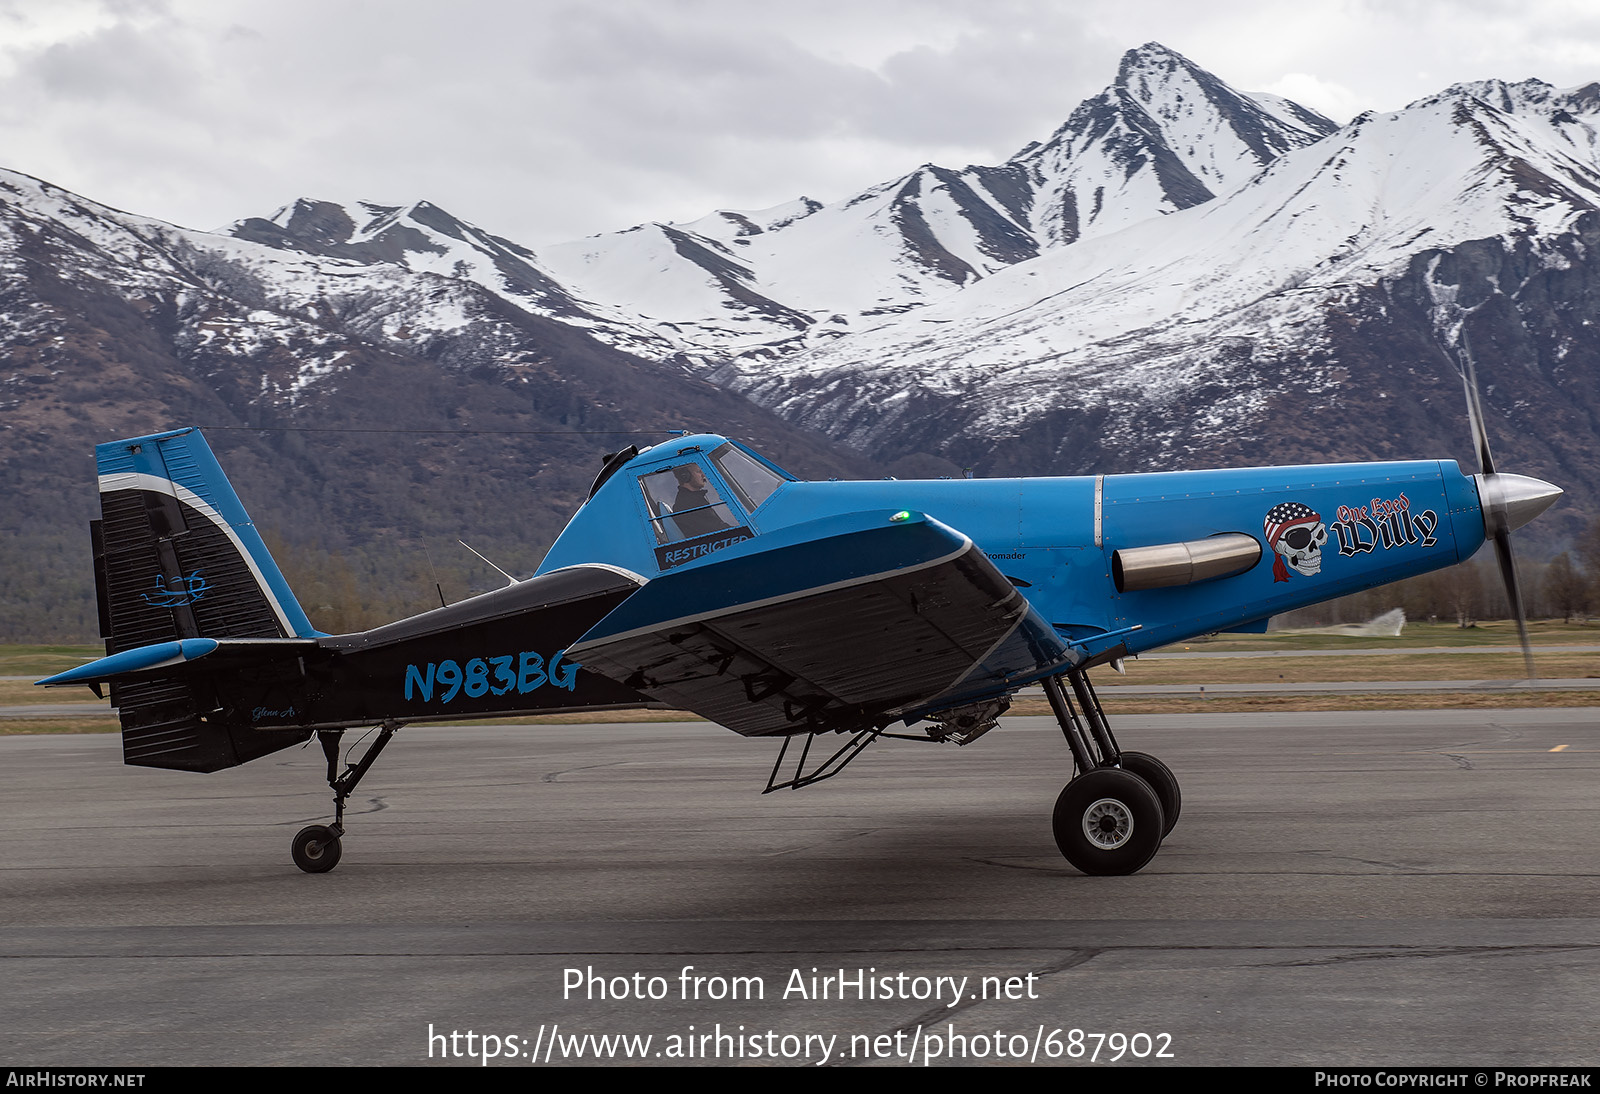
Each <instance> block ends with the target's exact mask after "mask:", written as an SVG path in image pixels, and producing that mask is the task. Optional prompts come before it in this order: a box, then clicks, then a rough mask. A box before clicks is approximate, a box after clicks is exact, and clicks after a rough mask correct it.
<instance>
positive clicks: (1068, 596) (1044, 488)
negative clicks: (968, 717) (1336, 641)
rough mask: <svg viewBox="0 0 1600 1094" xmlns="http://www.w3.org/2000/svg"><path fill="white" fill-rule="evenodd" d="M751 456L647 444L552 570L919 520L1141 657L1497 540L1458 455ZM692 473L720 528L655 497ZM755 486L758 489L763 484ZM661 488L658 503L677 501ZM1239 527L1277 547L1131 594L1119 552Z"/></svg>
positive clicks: (1080, 627) (1051, 607) (556, 552)
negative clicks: (1230, 569) (800, 466)
mask: <svg viewBox="0 0 1600 1094" xmlns="http://www.w3.org/2000/svg"><path fill="white" fill-rule="evenodd" d="M730 451H732V452H734V453H736V456H735V458H733V459H730V458H728V455H727V454H728V453H729V452H730ZM718 453H722V454H723V455H722V456H721V457H718V456H717V454H718ZM750 455H753V454H751V453H748V451H747V450H743V449H742V448H740V447H739V446H736V445H731V444H730V442H728V441H727V440H726V439H725V438H722V437H718V436H714V435H700V436H694V437H685V438H682V439H681V440H677V441H670V442H667V443H665V444H661V445H657V446H655V447H654V448H651V449H648V450H646V451H645V452H643V453H641V454H639V455H638V456H636V457H634V458H633V459H632V460H630V461H628V462H627V463H626V464H625V465H623V466H621V467H620V468H619V469H617V470H616V471H615V472H614V473H613V474H612V475H611V476H610V477H609V478H607V479H606V480H605V481H604V482H603V483H602V484H601V485H600V487H599V489H598V490H597V491H596V492H595V493H594V495H593V497H591V498H590V499H589V501H588V502H587V503H586V504H585V505H584V506H583V507H582V508H581V509H580V510H579V511H578V513H577V514H576V515H575V516H574V517H573V519H572V521H571V522H570V523H569V524H568V526H567V528H566V529H565V530H564V531H563V533H562V534H561V536H560V537H559V538H558V539H557V541H556V543H555V544H554V546H553V547H552V548H551V550H550V552H549V555H548V556H547V557H546V559H545V561H544V564H543V565H542V566H541V567H540V572H541V573H544V572H548V571H550V570H554V569H558V568H561V567H563V566H569V565H577V564H580V563H585V562H604V563H608V564H611V565H615V566H619V567H622V568H624V569H627V570H630V571H633V572H635V573H638V574H639V575H640V576H642V577H644V578H646V579H650V578H653V577H656V576H659V575H660V574H662V573H665V572H667V571H669V570H676V569H680V568H686V567H695V566H707V565H710V564H712V563H713V562H714V561H715V559H716V556H717V553H718V552H719V551H720V550H722V549H725V548H726V547H727V546H731V545H733V544H735V543H739V542H743V541H744V540H746V539H749V538H751V537H760V536H762V535H767V534H771V533H772V532H775V531H777V530H779V529H784V528H790V527H793V526H796V525H799V524H803V523H806V522H810V521H815V520H819V519H822V518H826V517H833V516H840V515H844V514H849V513H854V512H860V511H864V510H885V509H887V510H897V509H905V510H911V511H916V512H921V513H925V514H927V515H928V516H931V517H933V518H935V519H937V520H939V521H941V522H943V523H944V524H947V525H949V526H950V527H952V528H954V529H957V530H958V531H960V532H962V533H963V534H965V535H966V536H968V537H969V538H970V539H971V540H972V541H973V542H974V543H976V544H977V545H978V546H979V547H980V548H981V549H982V550H983V551H984V552H985V553H986V554H987V555H988V556H989V558H990V560H991V561H993V562H994V564H995V566H996V567H997V568H998V569H999V570H1000V571H1001V572H1002V573H1003V574H1005V575H1006V576H1007V577H1009V578H1011V579H1012V582H1013V583H1014V584H1015V585H1016V586H1017V587H1018V588H1019V589H1021V590H1022V592H1023V594H1024V595H1025V596H1026V597H1027V598H1028V600H1029V601H1030V602H1031V603H1032V604H1033V605H1034V607H1035V608H1036V609H1037V611H1038V612H1039V614H1040V615H1041V616H1043V618H1045V619H1046V620H1048V621H1050V622H1051V623H1052V624H1054V625H1055V627H1056V628H1057V629H1058V630H1059V631H1060V632H1061V633H1062V634H1063V635H1066V636H1068V637H1070V638H1074V639H1077V638H1081V637H1087V636H1090V635H1093V634H1096V633H1104V632H1113V631H1116V632H1121V631H1125V630H1128V629H1129V628H1133V627H1137V628H1138V630H1137V631H1133V632H1131V633H1129V634H1128V636H1127V637H1126V639H1124V642H1125V644H1126V646H1127V649H1128V652H1130V653H1137V652H1140V651H1142V650H1148V649H1153V648H1155V647H1157V646H1161V645H1165V644H1168V643H1171V642H1175V641H1180V640H1182V639H1185V638H1188V637H1191V636H1194V635H1199V634H1206V633H1210V632H1213V631H1219V630H1227V629H1230V628H1237V627H1241V626H1246V625H1249V624H1251V623H1254V622H1256V621H1260V620H1264V619H1265V618H1266V617H1267V616H1270V615H1274V614H1277V613H1280V612H1285V611H1289V610H1291V609H1293V608H1298V607H1303V606H1306V605H1309V604H1315V603H1318V602H1321V601H1325V600H1329V599H1333V598H1335V597H1339V596H1343V595H1345V594H1347V593H1352V592H1356V591H1359V590H1361V589H1366V588H1370V587H1373V586H1376V585H1382V584H1386V583H1388V582H1391V581H1397V580H1399V579H1401V578H1405V577H1410V576H1412V575H1415V574H1420V573H1426V572H1428V571H1430V570H1435V569H1439V568H1441V567H1444V566H1449V565H1453V564H1455V563H1457V562H1460V561H1462V560H1464V559H1466V558H1469V557H1471V555H1472V554H1473V553H1474V552H1475V551H1476V550H1477V549H1478V548H1479V547H1480V546H1481V545H1482V543H1483V541H1484V520H1483V514H1482V511H1481V508H1480V505H1479V500H1478V490H1477V486H1476V483H1475V482H1474V480H1473V478H1472V477H1471V476H1468V475H1465V474H1463V473H1462V472H1461V470H1460V468H1459V467H1458V466H1457V465H1456V463H1455V462H1454V461H1451V460H1417V461H1403V462H1388V463H1366V464H1324V465H1313V466H1303V467H1259V468H1234V469H1227V470H1216V471H1176V472H1160V473H1146V474H1134V475H1104V476H1076V477H1059V478H1051V477H1045V478H1014V479H921V480H896V479H883V480H873V481H832V480H830V481H810V482H804V481H798V480H794V479H792V478H790V477H788V476H787V475H784V474H782V473H781V472H778V471H777V469H776V468H774V467H773V466H772V465H770V464H767V463H766V462H765V461H760V465H759V469H758V471H757V472H755V473H752V472H751V471H750V468H751V466H752V465H753V464H754V461H752V460H750V459H748V457H749V456H750ZM691 463H692V464H694V465H695V466H696V467H697V469H698V471H699V473H700V476H701V477H702V478H703V480H704V482H705V483H706V484H707V486H706V488H705V489H704V490H702V491H700V492H699V494H700V495H702V496H703V498H701V497H697V498H696V500H697V502H698V504H699V505H700V506H701V507H702V508H700V509H697V510H696V511H697V512H702V513H703V512H705V511H706V508H707V507H709V510H710V511H711V512H712V513H713V514H714V515H715V516H716V517H717V518H718V519H719V520H720V523H721V528H720V529H712V530H710V531H707V530H706V529H705V528H704V526H703V525H701V526H697V527H695V528H693V529H690V528H688V527H685V528H682V529H676V528H673V527H671V525H672V518H671V517H670V516H666V515H664V511H665V510H667V509H668V508H670V507H671V500H656V499H653V498H652V494H651V490H652V488H653V487H652V485H651V484H652V483H655V482H657V481H668V480H667V476H668V474H669V473H670V472H672V471H674V470H675V469H677V468H681V467H683V466H684V465H686V464H691ZM678 474H679V476H680V477H687V474H686V473H685V472H681V471H680V472H678ZM767 474H771V475H772V476H773V478H772V479H771V480H768V479H766V478H763V477H762V476H764V475H767ZM741 476H744V477H754V478H755V479H756V480H757V481H756V482H755V483H754V484H753V485H754V488H752V484H749V483H746V484H741V483H740V482H739V481H738V479H739V478H740V477H741ZM694 481H696V482H698V481H700V480H699V479H696V480H694ZM654 489H655V490H656V495H657V499H660V498H665V497H666V493H665V492H663V491H662V490H661V489H660V488H659V487H654ZM682 496H683V495H682V494H679V495H678V497H682ZM684 523H685V525H687V524H688V523H689V521H688V519H687V518H684ZM1230 533H1232V534H1244V535H1248V536H1251V537H1253V538H1254V539H1255V540H1257V541H1258V542H1259V543H1260V545H1261V554H1260V559H1259V561H1258V562H1257V563H1256V564H1255V565H1253V566H1251V567H1250V568H1249V569H1248V570H1246V571H1245V572H1243V573H1238V574H1234V575H1232V576H1228V577H1224V578H1220V579H1215V580H1209V581H1200V582H1196V583H1193V584H1186V585H1181V586H1177V587H1167V588H1156V589H1144V590H1138V591H1133V590H1130V591H1119V589H1118V588H1117V585H1116V582H1115V581H1114V580H1113V577H1112V560H1113V555H1114V553H1115V552H1116V551H1118V550H1119V549H1125V548H1134V547H1146V546H1151V545H1156V544H1173V543H1180V542H1184V541H1196V540H1204V539H1206V538H1207V537H1212V536H1219V535H1227V534H1230ZM1294 543H1300V544H1301V547H1300V549H1296V548H1295V547H1294V546H1293V544H1294Z"/></svg>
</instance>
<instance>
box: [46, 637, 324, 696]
mask: <svg viewBox="0 0 1600 1094" xmlns="http://www.w3.org/2000/svg"><path fill="white" fill-rule="evenodd" d="M316 648H317V642H316V639H314V638H244V639H240V638H184V639H181V640H179V641H176V642H157V643H154V644H153V645H149V646H139V647H138V648H136V649H131V650H124V651H122V652H121V653H114V654H112V655H111V656H109V657H102V658H100V659H99V660H98V661H90V662H89V663H88V664H86V665H79V666H78V667H77V668H74V669H68V670H67V671H66V672H58V673H56V675H54V676H51V677H48V678H47V679H44V680H37V681H35V683H36V684H38V685H39V686H41V687H47V688H54V687H65V686H67V685H70V684H104V683H112V682H115V681H121V680H128V679H136V678H138V677H139V676H140V675H141V674H144V673H150V672H155V671H157V670H162V673H163V675H172V670H174V669H177V668H179V667H180V666H184V665H187V664H190V663H192V662H194V661H198V660H200V659H201V658H202V657H204V658H208V660H207V662H206V666H205V667H206V668H207V669H225V668H230V667H233V666H235V665H237V664H239V663H260V662H265V661H271V660H275V659H278V658H290V657H299V656H302V655H304V654H306V653H310V652H311V651H313V650H315V649H316Z"/></svg>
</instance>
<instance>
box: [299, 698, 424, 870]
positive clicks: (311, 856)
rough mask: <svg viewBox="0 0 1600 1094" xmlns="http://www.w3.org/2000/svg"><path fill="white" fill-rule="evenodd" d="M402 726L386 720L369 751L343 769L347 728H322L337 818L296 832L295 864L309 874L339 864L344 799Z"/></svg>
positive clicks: (321, 733)
mask: <svg viewBox="0 0 1600 1094" xmlns="http://www.w3.org/2000/svg"><path fill="white" fill-rule="evenodd" d="M399 728H400V723H399V722H385V723H384V724H383V729H382V730H381V731H380V732H379V733H378V739H377V740H376V741H373V742H372V744H371V745H370V746H368V748H367V751H366V753H365V754H363V755H362V757H361V759H360V760H358V761H357V762H356V763H355V765H354V766H353V767H347V768H345V769H344V771H343V772H342V773H341V772H340V771H339V741H340V738H341V737H343V736H344V730H342V729H329V730H320V731H318V733H317V740H318V741H319V742H321V744H322V754H323V756H325V757H327V760H328V785H329V786H331V787H332V788H333V813H334V819H333V823H332V824H328V825H322V824H313V825H310V826H309V827H306V828H302V829H300V831H299V832H298V833H297V834H296V835H295V837H294V843H292V844H291V845H290V847H289V853H290V854H291V855H293V856H294V864H295V865H296V866H298V867H300V869H302V870H304V871H305V872H306V873H308V874H325V873H327V872H328V871H329V870H331V869H333V868H334V867H335V866H337V865H339V856H340V855H341V854H343V850H344V849H343V847H342V846H341V844H340V839H341V837H342V836H343V835H344V803H345V801H346V800H347V799H348V798H349V797H350V794H351V793H352V792H353V791H354V790H355V788H356V784H357V783H359V782H360V781H361V776H363V775H365V774H366V773H367V770H368V769H369V768H370V767H372V764H373V761H374V760H376V759H377V758H378V753H380V752H382V751H383V748H384V746H385V745H387V744H388V743H389V738H391V737H393V736H394V733H395V730H397V729H399Z"/></svg>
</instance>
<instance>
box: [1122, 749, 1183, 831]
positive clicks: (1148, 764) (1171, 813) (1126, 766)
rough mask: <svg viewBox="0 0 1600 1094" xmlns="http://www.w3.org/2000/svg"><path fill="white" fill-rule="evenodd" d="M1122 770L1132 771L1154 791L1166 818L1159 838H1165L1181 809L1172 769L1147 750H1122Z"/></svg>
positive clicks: (1181, 799)
mask: <svg viewBox="0 0 1600 1094" xmlns="http://www.w3.org/2000/svg"><path fill="white" fill-rule="evenodd" d="M1122 770H1124V771H1131V772H1133V773H1134V774H1135V775H1137V776H1139V778H1141V779H1143V780H1144V781H1145V782H1147V783H1149V784H1150V789H1151V790H1154V791H1155V792H1156V798H1157V799H1159V800H1160V802H1161V815H1162V816H1163V817H1165V818H1166V819H1167V824H1166V827H1165V828H1163V829H1162V830H1161V838H1162V839H1166V838H1167V837H1168V836H1169V835H1171V834H1172V829H1173V827H1174V826H1175V825H1176V824H1177V823H1178V813H1179V811H1180V810H1182V809H1183V795H1182V794H1181V793H1179V792H1178V779H1177V777H1176V776H1175V775H1173V773H1172V769H1171V768H1170V767H1168V766H1167V765H1166V764H1164V763H1162V762H1161V761H1160V760H1158V759H1156V758H1155V757H1154V756H1152V755H1150V754H1149V753H1148V752H1124V753H1123V754H1122Z"/></svg>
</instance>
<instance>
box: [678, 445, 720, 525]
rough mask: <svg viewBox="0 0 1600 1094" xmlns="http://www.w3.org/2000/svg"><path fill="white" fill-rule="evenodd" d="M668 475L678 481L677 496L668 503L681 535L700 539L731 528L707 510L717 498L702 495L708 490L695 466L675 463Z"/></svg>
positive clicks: (704, 476)
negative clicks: (670, 474)
mask: <svg viewBox="0 0 1600 1094" xmlns="http://www.w3.org/2000/svg"><path fill="white" fill-rule="evenodd" d="M672 474H673V475H674V476H675V477H676V478H677V480H678V496H677V497H676V498H674V499H673V502H672V514H673V515H672V519H673V521H674V522H676V523H677V525H678V528H679V530H680V531H681V532H682V533H683V534H684V535H685V536H703V535H705V534H706V533H708V532H720V531H721V530H722V529H724V528H731V527H732V525H730V524H728V523H727V522H726V521H724V520H723V519H722V518H721V517H719V516H717V511H716V510H715V509H713V508H711V506H712V505H715V504H717V502H718V501H720V499H717V501H713V500H712V499H711V498H708V497H707V496H706V495H707V493H708V492H709V491H710V489H711V487H710V484H709V483H707V482H706V473H705V472H704V471H703V470H701V468H700V465H699V464H697V463H684V464H679V465H678V466H677V467H674V468H673V469H672Z"/></svg>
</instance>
